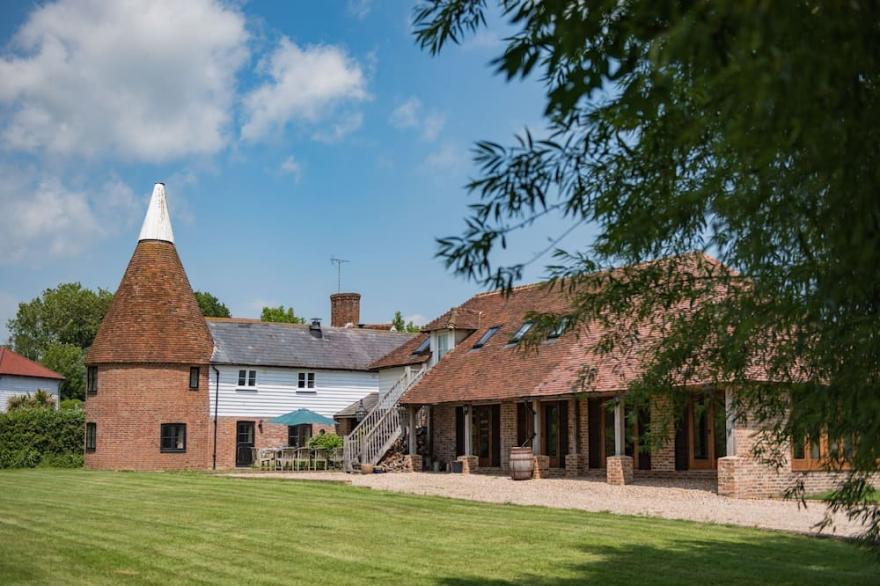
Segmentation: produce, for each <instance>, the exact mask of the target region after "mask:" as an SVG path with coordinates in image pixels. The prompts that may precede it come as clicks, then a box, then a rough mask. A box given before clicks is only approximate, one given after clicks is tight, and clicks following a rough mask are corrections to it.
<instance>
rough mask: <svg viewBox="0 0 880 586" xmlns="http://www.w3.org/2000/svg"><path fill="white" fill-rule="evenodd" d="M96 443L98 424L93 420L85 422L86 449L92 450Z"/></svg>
mask: <svg viewBox="0 0 880 586" xmlns="http://www.w3.org/2000/svg"><path fill="white" fill-rule="evenodd" d="M97 445H98V426H97V424H95V423H93V422H91V421H90V422H88V423H86V451H87V452H94V451H95V447H96V446H97Z"/></svg>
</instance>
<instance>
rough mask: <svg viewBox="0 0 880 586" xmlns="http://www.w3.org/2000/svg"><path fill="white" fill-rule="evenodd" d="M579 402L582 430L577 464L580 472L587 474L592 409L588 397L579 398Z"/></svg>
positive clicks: (578, 444) (578, 445)
mask: <svg viewBox="0 0 880 586" xmlns="http://www.w3.org/2000/svg"><path fill="white" fill-rule="evenodd" d="M577 402H578V405H579V406H580V407H579V409H580V416H581V432H580V437H579V438H578V443H577V453H578V455H580V456H581V458H579V459H578V461H577V464H578V468H579V470H578V473H579V474H585V473H586V472H587V469H588V468H589V467H590V410H589V406H588V403H587V399H586V398H580V399H577ZM567 468H568V464H567V463H566V469H567Z"/></svg>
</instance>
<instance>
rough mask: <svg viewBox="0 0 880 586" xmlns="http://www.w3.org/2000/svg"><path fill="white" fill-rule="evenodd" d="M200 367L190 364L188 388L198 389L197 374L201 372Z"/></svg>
mask: <svg viewBox="0 0 880 586" xmlns="http://www.w3.org/2000/svg"><path fill="white" fill-rule="evenodd" d="M201 370H202V369H201V368H199V367H198V366H192V367H190V369H189V388H191V389H198V388H199V375H200V374H201Z"/></svg>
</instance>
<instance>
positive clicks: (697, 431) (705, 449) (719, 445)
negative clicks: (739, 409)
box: [687, 393, 727, 470]
mask: <svg viewBox="0 0 880 586" xmlns="http://www.w3.org/2000/svg"><path fill="white" fill-rule="evenodd" d="M724 422H725V414H724V403H723V402H721V401H719V398H718V396H717V395H716V394H714V393H712V394H703V395H696V396H694V397H693V398H692V399H691V400H690V402H689V403H688V409H687V426H688V448H689V454H688V467H689V469H691V470H713V469H715V468H716V467H717V466H718V458H720V457H723V456H724V455H725V447H726V440H727V438H726V430H725V423H724Z"/></svg>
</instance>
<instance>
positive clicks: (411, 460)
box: [403, 454, 422, 472]
mask: <svg viewBox="0 0 880 586" xmlns="http://www.w3.org/2000/svg"><path fill="white" fill-rule="evenodd" d="M403 469H404V470H406V471H407V472H421V471H422V457H421V456H419V455H418V454H408V455H406V456H404V457H403Z"/></svg>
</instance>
